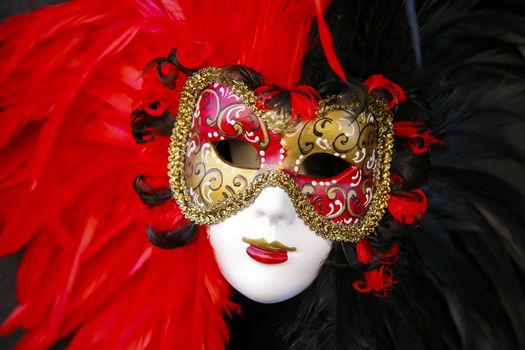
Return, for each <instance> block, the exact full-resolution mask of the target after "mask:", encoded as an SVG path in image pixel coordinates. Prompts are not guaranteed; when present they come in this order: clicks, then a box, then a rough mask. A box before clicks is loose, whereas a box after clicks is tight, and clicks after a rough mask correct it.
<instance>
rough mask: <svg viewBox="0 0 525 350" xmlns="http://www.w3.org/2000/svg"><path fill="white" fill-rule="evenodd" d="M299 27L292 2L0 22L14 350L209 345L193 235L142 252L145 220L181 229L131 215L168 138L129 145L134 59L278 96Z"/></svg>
mask: <svg viewBox="0 0 525 350" xmlns="http://www.w3.org/2000/svg"><path fill="white" fill-rule="evenodd" d="M314 18H315V5H314V3H313V2H304V1H299V0H296V1H289V0H273V1H270V0H265V1H258V2H238V1H233V0H231V1H220V2H219V1H212V0H201V1H199V2H198V3H195V2H193V1H191V0H180V1H177V2H176V1H173V0H144V1H132V0H115V1H113V2H112V3H111V6H108V5H107V1H102V0H73V1H70V2H66V3H64V4H61V5H57V6H53V7H49V8H45V9H42V10H39V11H36V12H34V13H30V14H27V15H22V16H19V17H15V18H12V19H10V20H8V21H5V22H4V23H3V24H1V25H0V33H1V34H0V84H1V86H2V89H1V90H0V105H1V106H2V111H1V112H0V115H1V117H2V128H1V129H0V156H2V172H1V173H0V180H1V181H0V190H1V191H0V224H1V226H0V227H2V232H1V234H0V255H5V254H10V253H13V252H15V251H17V250H19V249H21V248H22V247H24V246H26V248H25V253H24V257H23V260H22V263H21V265H20V268H19V271H18V286H17V296H18V299H19V303H20V306H19V307H17V308H16V309H15V310H14V311H13V313H12V314H11V316H10V317H9V318H8V319H7V320H5V321H4V323H3V325H2V326H1V327H0V333H2V334H6V333H9V332H12V331H13V330H14V329H16V328H23V329H24V331H25V332H24V335H23V337H22V338H21V340H20V342H19V344H18V345H17V348H19V349H27V348H46V347H49V346H51V345H52V344H54V343H56V341H57V340H59V339H60V338H62V337H64V336H66V335H69V334H74V336H73V340H72V342H71V344H70V348H71V349H93V348H97V349H115V348H133V349H173V348H177V349H203V348H205V349H222V348H224V344H225V342H226V341H227V339H228V330H227V328H226V324H225V321H224V320H223V316H224V315H226V316H228V315H230V314H231V313H232V312H236V311H238V310H237V307H236V306H235V305H233V304H232V303H231V302H230V301H229V293H230V287H229V286H228V285H227V283H226V282H225V280H224V279H223V277H222V275H221V273H220V271H219V269H218V267H217V265H216V262H215V259H214V256H213V251H212V249H211V247H210V245H209V242H208V239H207V232H206V228H205V227H201V228H200V230H199V232H198V238H197V240H196V241H195V242H194V243H193V244H191V245H190V246H189V247H186V248H181V249H176V250H174V251H161V250H159V249H157V248H155V247H153V246H151V244H150V243H149V242H148V241H147V238H146V234H145V232H146V227H147V220H148V217H151V218H153V217H154V219H152V220H151V223H152V224H158V225H160V226H159V227H170V226H171V227H172V226H173V225H178V224H179V221H180V219H181V217H180V212H179V211H178V209H177V208H176V206H175V205H173V203H174V202H170V203H171V204H172V205H171V206H169V205H167V206H166V207H159V208H157V209H155V210H153V211H150V212H149V213H147V211H146V209H145V207H144V206H143V205H142V204H141V202H140V201H139V199H138V197H137V195H136V193H135V192H134V190H133V186H132V185H133V181H134V179H135V177H136V176H138V175H139V174H142V173H147V175H150V176H152V177H153V178H155V179H159V180H158V181H159V182H160V183H166V180H167V176H166V162H167V146H168V142H169V140H168V139H167V138H165V139H162V138H158V139H156V140H155V142H152V143H151V144H149V145H147V147H145V146H139V145H137V144H136V143H135V142H134V140H133V138H132V137H131V135H130V127H129V123H130V114H131V110H132V108H133V101H139V100H140V97H141V95H140V91H139V90H140V87H141V85H142V76H141V72H142V69H143V68H144V67H145V65H146V64H147V63H148V62H150V61H151V60H153V59H155V58H158V57H162V56H166V55H167V54H168V53H169V51H170V50H171V49H172V48H183V47H192V45H193V46H194V45H195V43H202V44H203V45H204V47H206V50H201V51H200V53H199V54H198V55H192V54H190V53H188V54H187V55H186V56H185V57H186V60H187V62H186V63H188V62H190V64H195V65H199V64H204V63H206V64H209V65H215V66H223V65H228V64H244V65H247V66H249V67H250V68H253V69H255V70H258V71H260V72H261V73H262V74H263V75H264V76H265V78H266V80H267V81H268V82H269V83H273V84H277V85H281V86H284V87H286V88H294V87H295V85H296V84H297V82H298V80H299V77H300V73H301V68H302V67H301V65H300V62H301V61H302V56H303V55H304V53H305V51H306V49H307V47H308V43H309V41H308V33H309V31H310V27H311V24H312V21H313V19H314ZM208 50H209V51H208ZM269 57H271V59H268V58H269ZM201 61H202V62H201ZM178 82H179V81H177V83H178ZM181 83H182V82H181ZM180 88H181V86H177V88H176V89H175V90H174V91H173V92H172V93H173V99H174V100H176V96H177V94H178V93H179V91H180ZM170 91H171V90H170ZM307 112H308V111H305V112H304V113H305V114H306V113H307ZM157 211H160V213H158V212H157ZM157 214H160V215H157ZM95 223H96V225H95Z"/></svg>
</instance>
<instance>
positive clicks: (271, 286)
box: [209, 187, 332, 304]
mask: <svg viewBox="0 0 525 350" xmlns="http://www.w3.org/2000/svg"><path fill="white" fill-rule="evenodd" d="M209 236H210V242H211V245H212V247H213V249H214V250H215V256H216V258H217V262H218V264H219V267H220V269H221V271H222V274H223V275H224V277H225V278H226V280H227V281H228V282H229V283H230V284H231V285H232V286H233V287H234V288H235V289H237V290H238V291H239V292H240V293H242V294H243V295H245V296H246V297H248V298H250V299H252V300H254V301H257V302H260V303H265V304H271V303H278V302H280V301H283V300H286V299H289V298H292V297H294V296H296V295H297V294H299V293H301V292H302V291H303V290H305V289H306V288H307V287H308V286H309V285H310V284H311V283H312V281H313V280H314V279H315V278H316V277H317V274H318V273H319V269H320V267H321V265H322V263H323V262H324V260H325V259H326V257H327V256H328V253H329V252H330V249H331V247H332V242H331V241H329V240H326V239H324V238H321V237H320V236H318V235H316V234H315V233H314V232H313V231H312V230H310V229H309V228H308V227H307V226H306V225H305V224H304V222H303V221H302V220H301V219H300V218H299V217H298V216H297V214H296V212H295V209H294V207H293V205H292V202H291V201H290V198H289V197H288V195H287V194H286V192H284V191H283V190H282V189H280V188H276V187H271V188H265V189H264V190H263V191H262V192H261V194H260V195H259V197H257V199H256V200H255V202H254V203H253V204H252V205H250V206H249V207H247V208H245V209H244V210H242V211H240V212H239V213H237V215H234V216H232V217H230V218H228V219H226V220H225V221H223V222H221V223H218V224H215V225H211V226H210V229H209Z"/></svg>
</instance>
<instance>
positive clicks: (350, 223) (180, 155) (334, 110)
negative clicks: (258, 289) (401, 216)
mask: <svg viewBox="0 0 525 350" xmlns="http://www.w3.org/2000/svg"><path fill="white" fill-rule="evenodd" d="M219 75H220V70H219V69H213V68H212V69H205V70H202V71H200V72H199V73H197V74H196V75H194V76H192V77H191V78H190V79H189V80H188V82H187V85H186V87H185V89H184V90H183V93H182V96H181V101H180V108H179V115H178V117H177V123H176V126H175V128H174V132H173V135H172V143H171V146H170V162H169V175H170V183H171V187H172V191H173V193H174V197H175V199H176V200H177V203H178V204H179V207H180V208H181V210H182V212H183V213H184V215H185V216H186V218H188V219H189V220H191V221H194V222H196V223H198V224H214V223H218V222H221V221H223V220H224V219H226V218H228V217H230V216H232V215H234V214H235V213H237V212H238V211H240V210H241V209H243V208H245V207H247V206H248V205H250V204H251V203H252V202H253V201H254V200H255V198H256V197H257V196H258V195H259V193H260V192H261V191H262V189H264V188H267V187H272V186H273V187H280V188H282V189H283V190H285V192H286V193H287V194H288V196H289V197H290V199H291V201H292V203H293V204H294V207H295V209H296V212H297V214H298V215H299V217H300V218H301V219H302V220H303V221H304V222H305V223H306V224H307V225H308V227H310V229H312V230H313V231H315V232H316V233H317V234H318V235H320V236H322V237H323V238H327V239H331V240H347V241H354V242H355V241H357V240H359V239H362V238H365V237H366V236H367V235H368V234H369V233H370V232H371V230H373V228H374V227H375V226H376V225H377V223H378V222H379V220H380V218H381V217H382V215H383V213H384V209H385V207H386V200H387V198H388V192H389V176H388V167H389V162H390V154H391V149H392V139H393V136H392V121H391V115H390V113H389V112H388V110H387V109H386V107H385V106H384V105H382V104H381V103H379V102H378V101H375V100H371V103H370V105H371V109H369V112H365V113H357V112H354V111H355V110H357V109H353V108H342V107H341V106H335V105H328V104H322V107H321V108H319V109H318V111H317V118H316V119H315V120H312V121H309V122H300V123H298V124H296V127H294V128H293V130H291V131H287V132H286V133H283V134H278V133H273V132H272V131H270V130H269V128H268V127H267V125H266V124H265V119H264V117H265V114H266V115H267V114H268V113H267V112H268V111H267V110H261V109H259V108H258V105H257V100H256V97H255V95H254V94H253V92H252V91H250V90H249V89H248V88H247V87H246V86H245V85H244V84H243V83H241V82H238V81H235V80H233V79H228V78H224V77H221V78H220V79H219ZM378 119H380V120H379V121H378ZM228 140H237V141H242V142H245V143H247V144H249V145H250V147H252V148H253V149H254V150H255V151H256V154H257V155H258V157H259V161H260V164H259V167H257V168H254V169H245V168H242V167H238V166H235V165H234V164H231V163H229V162H227V161H225V159H223V158H222V157H221V156H220V154H218V152H217V150H216V149H215V147H214V145H215V144H216V143H217V142H220V141H228ZM319 153H323V154H328V155H330V156H332V157H338V158H341V159H343V160H344V161H345V162H347V163H348V167H347V168H346V169H345V170H344V171H343V172H341V173H338V174H336V176H332V177H329V178H323V179H315V178H312V177H309V176H308V174H302V173H301V171H300V168H301V166H302V163H303V162H305V161H307V159H308V157H310V156H312V155H315V154H319Z"/></svg>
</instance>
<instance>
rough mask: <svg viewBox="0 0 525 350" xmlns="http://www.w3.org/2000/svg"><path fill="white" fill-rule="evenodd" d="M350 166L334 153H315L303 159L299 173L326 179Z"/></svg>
mask: <svg viewBox="0 0 525 350" xmlns="http://www.w3.org/2000/svg"><path fill="white" fill-rule="evenodd" d="M349 166H350V164H349V163H347V162H346V161H344V160H342V159H341V158H339V157H336V156H334V155H332V154H329V153H315V154H312V155H310V156H309V157H308V158H306V159H305V160H304V161H303V164H301V168H300V169H299V174H302V175H307V176H310V177H313V178H316V179H324V178H329V177H334V176H337V175H339V174H341V173H342V172H343V171H345V170H346V169H348V167H349Z"/></svg>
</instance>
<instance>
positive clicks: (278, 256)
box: [246, 245, 288, 264]
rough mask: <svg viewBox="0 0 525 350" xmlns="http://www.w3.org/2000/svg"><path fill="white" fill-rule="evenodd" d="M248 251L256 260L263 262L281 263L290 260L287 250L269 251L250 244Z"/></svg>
mask: <svg viewBox="0 0 525 350" xmlns="http://www.w3.org/2000/svg"><path fill="white" fill-rule="evenodd" d="M246 253H247V254H248V255H249V256H250V258H252V259H253V260H255V261H258V262H260V263H263V264H281V263H283V262H285V261H286V260H288V252H286V251H269V250H264V249H261V248H257V247H254V246H252V245H250V246H249V247H248V248H246Z"/></svg>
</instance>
